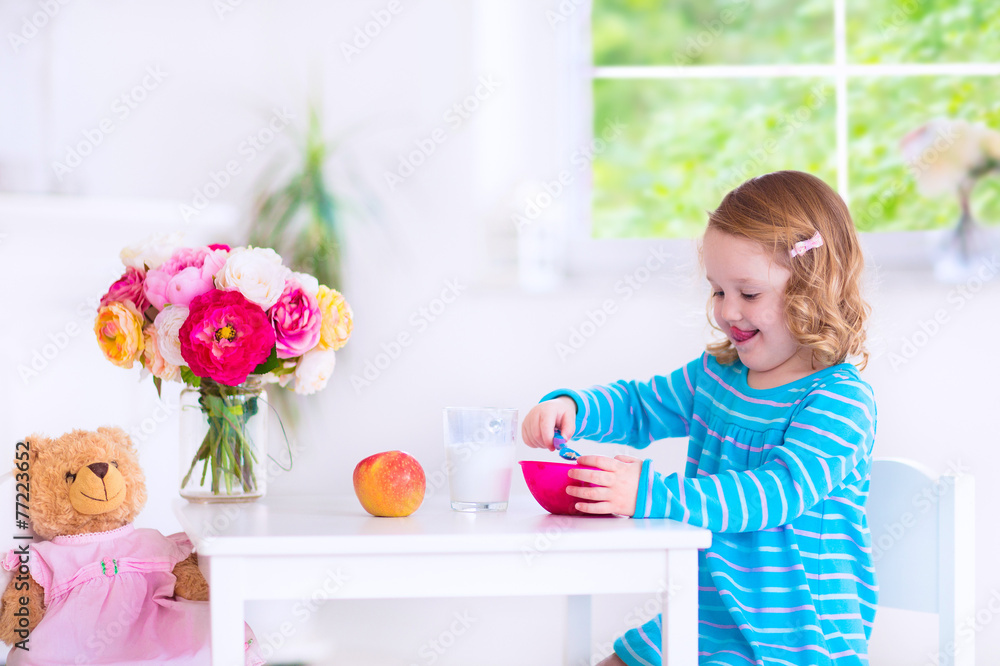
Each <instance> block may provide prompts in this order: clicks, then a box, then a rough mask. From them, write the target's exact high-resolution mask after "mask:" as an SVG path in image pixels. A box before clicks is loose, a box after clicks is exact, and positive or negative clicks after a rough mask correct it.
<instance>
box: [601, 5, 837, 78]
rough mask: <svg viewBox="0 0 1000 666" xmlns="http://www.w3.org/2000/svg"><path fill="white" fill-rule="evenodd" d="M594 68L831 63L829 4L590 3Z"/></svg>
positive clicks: (831, 12)
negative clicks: (601, 66) (606, 66)
mask: <svg viewBox="0 0 1000 666" xmlns="http://www.w3.org/2000/svg"><path fill="white" fill-rule="evenodd" d="M591 24H592V40H593V49H594V64H595V65H704V64H726V65H745V64H769V63H797V64H803V63H809V64H816V63H824V64H826V63H831V62H832V61H833V0H670V1H665V0H594V4H593V20H592V22H591Z"/></svg>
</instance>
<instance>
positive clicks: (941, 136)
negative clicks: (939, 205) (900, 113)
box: [900, 118, 1000, 196]
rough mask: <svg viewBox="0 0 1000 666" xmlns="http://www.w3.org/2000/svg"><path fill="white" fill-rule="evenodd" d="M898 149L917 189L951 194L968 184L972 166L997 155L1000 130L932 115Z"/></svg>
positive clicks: (997, 156)
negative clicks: (931, 117) (931, 118)
mask: <svg viewBox="0 0 1000 666" xmlns="http://www.w3.org/2000/svg"><path fill="white" fill-rule="evenodd" d="M900 148H901V149H902V152H903V159H904V160H905V161H906V163H907V164H909V165H910V167H911V168H912V169H913V171H914V175H915V177H916V179H917V186H918V187H919V188H920V191H921V192H923V193H924V194H926V195H929V196H934V195H938V194H953V193H958V192H959V189H960V188H961V187H962V186H963V185H964V186H969V185H971V184H972V181H971V179H970V178H969V174H970V172H971V171H972V170H973V169H976V168H977V167H981V166H983V165H984V164H985V163H986V162H987V160H988V159H990V158H991V157H992V158H993V159H998V158H1000V133H997V132H995V131H994V130H991V129H989V128H987V127H984V126H983V125H972V124H969V123H967V122H965V121H964V120H951V119H948V118H935V119H934V120H932V121H930V122H929V123H927V124H926V125H924V126H922V127H920V128H918V129H916V130H914V131H912V132H910V133H909V134H907V135H906V136H905V137H903V140H902V142H901V144H900Z"/></svg>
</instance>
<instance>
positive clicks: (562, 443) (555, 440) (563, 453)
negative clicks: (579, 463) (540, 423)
mask: <svg viewBox="0 0 1000 666" xmlns="http://www.w3.org/2000/svg"><path fill="white" fill-rule="evenodd" d="M552 445H553V446H555V447H556V451H558V452H559V456H560V457H561V458H564V459H566V460H576V459H577V458H579V457H580V454H579V453H577V452H576V451H574V450H573V449H571V448H569V447H568V446H566V438H565V437H563V436H562V433H561V432H559V430H558V429H557V430H556V431H555V434H553V435H552Z"/></svg>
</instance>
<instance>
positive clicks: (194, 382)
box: [181, 365, 201, 388]
mask: <svg viewBox="0 0 1000 666" xmlns="http://www.w3.org/2000/svg"><path fill="white" fill-rule="evenodd" d="M181 379H182V380H183V381H184V383H185V384H187V385H188V386H194V387H195V388H197V387H199V386H201V377H199V376H198V375H196V374H194V372H192V371H191V368H189V367H187V366H186V365H182V366H181Z"/></svg>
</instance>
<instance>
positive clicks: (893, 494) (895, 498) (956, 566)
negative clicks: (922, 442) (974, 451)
mask: <svg viewBox="0 0 1000 666" xmlns="http://www.w3.org/2000/svg"><path fill="white" fill-rule="evenodd" d="M974 490H975V486H974V478H973V477H972V476H971V475H953V474H946V475H942V476H941V477H939V478H935V477H934V475H932V474H930V473H929V472H928V471H926V470H925V469H924V468H922V467H919V466H917V465H915V464H914V463H912V462H909V461H906V460H900V459H892V458H881V459H876V460H875V461H874V462H873V464H872V471H871V485H870V491H869V495H868V505H867V509H868V525H869V528H870V529H871V535H872V554H873V557H874V560H875V574H876V576H877V578H878V584H879V600H878V602H879V606H880V607H888V608H899V609H904V610H913V611H922V612H927V613H937V614H938V623H939V626H940V634H939V639H938V661H935V662H933V663H935V664H940V665H941V666H973V665H974V664H975V661H976V658H975V635H974V632H972V631H971V629H970V626H971V625H970V624H969V623H970V622H971V621H972V619H973V616H974V614H975V610H976V609H975V601H976V598H975V582H976V574H975V532H974V530H975V514H974V511H975V498H974ZM877 623H878V618H877V616H876V629H875V630H876V631H878V624H877ZM963 624H964V625H965V631H964V632H963V631H962V626H963ZM929 663H930V662H929Z"/></svg>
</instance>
